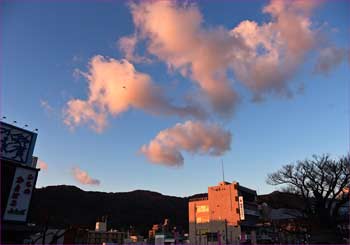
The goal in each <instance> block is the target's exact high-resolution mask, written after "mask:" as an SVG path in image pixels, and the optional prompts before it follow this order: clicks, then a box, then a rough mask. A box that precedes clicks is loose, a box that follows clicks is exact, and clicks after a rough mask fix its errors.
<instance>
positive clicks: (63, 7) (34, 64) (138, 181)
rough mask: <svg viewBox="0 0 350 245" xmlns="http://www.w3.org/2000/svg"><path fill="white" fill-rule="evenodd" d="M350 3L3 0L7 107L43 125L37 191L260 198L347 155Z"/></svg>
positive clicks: (10, 116)
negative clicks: (319, 160) (275, 175)
mask: <svg viewBox="0 0 350 245" xmlns="http://www.w3.org/2000/svg"><path fill="white" fill-rule="evenodd" d="M349 10H350V2H349V1H345V0H344V1H341V0H337V1H293V2H292V1H283V2H282V1H254V0H252V1H223V0H222V1H200V2H196V1H178V2H175V1H173V2H167V1H160V2H157V1H141V2H140V1H108V0H106V1H92V0H91V1H84V2H83V1H75V0H71V1H68V0H67V1H34V0H30V1H16V0H14V1H12V0H11V1H9V0H2V1H1V3H0V19H1V22H0V28H1V29H0V34H1V35H0V62H1V63H0V82H1V114H2V116H6V117H7V119H6V121H7V122H9V123H12V122H13V121H17V123H16V125H17V126H24V125H25V124H28V125H29V129H34V128H37V129H38V138H37V142H36V146H35V151H34V155H35V156H38V157H39V163H38V166H39V167H40V168H41V171H40V173H39V177H38V182H37V186H38V187H43V186H49V185H60V184H66V185H76V186H78V187H80V188H82V189H84V190H94V191H105V192H125V191H131V190H136V189H143V190H152V191H157V192H160V193H163V194H166V195H176V196H189V195H193V194H196V193H202V192H206V191H207V187H208V186H214V185H216V184H217V183H218V182H220V181H222V168H221V162H223V163H224V164H223V165H224V172H225V180H226V181H238V182H239V183H240V184H241V185H244V186H246V187H249V188H252V189H256V190H257V192H258V194H264V193H269V192H271V191H274V190H277V189H278V188H279V187H275V186H270V185H268V184H266V178H267V175H268V174H269V173H272V172H274V171H277V170H278V169H279V168H281V166H283V165H285V164H289V163H295V162H296V161H298V160H304V159H306V158H311V157H312V155H313V154H316V155H320V154H330V155H331V156H332V157H334V158H338V157H340V156H342V155H344V154H346V153H348V150H349V91H350V87H349V78H350V74H349V62H350V51H349V50H350V47H349V43H350V42H349V41H350V40H349V38H350V25H349V24H350V15H349V14H348V13H349Z"/></svg>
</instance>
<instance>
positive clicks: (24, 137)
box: [0, 122, 37, 166]
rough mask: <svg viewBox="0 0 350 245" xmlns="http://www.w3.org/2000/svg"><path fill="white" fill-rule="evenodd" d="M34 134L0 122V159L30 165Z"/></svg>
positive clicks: (34, 139)
mask: <svg viewBox="0 0 350 245" xmlns="http://www.w3.org/2000/svg"><path fill="white" fill-rule="evenodd" d="M36 136H37V134H36V133H33V132H31V131H28V130H25V129H22V128H18V127H16V126H13V125H10V124H7V123H4V122H0V142H1V148H0V157H1V159H5V160H12V161H16V162H20V163H22V164H27V165H28V166H31V165H32V156H33V150H34V145H35V141H36Z"/></svg>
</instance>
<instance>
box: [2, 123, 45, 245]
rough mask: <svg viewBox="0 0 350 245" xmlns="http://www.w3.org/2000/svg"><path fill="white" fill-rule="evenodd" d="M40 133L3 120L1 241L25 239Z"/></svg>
mask: <svg viewBox="0 0 350 245" xmlns="http://www.w3.org/2000/svg"><path fill="white" fill-rule="evenodd" d="M36 137H37V133H35V132H32V131H29V130H27V129H23V128H19V127H17V126H15V125H11V124H8V123H5V122H0V141H1V147H0V162H1V244H4V243H12V244H14V243H23V241H24V239H25V238H26V237H28V236H29V234H30V233H31V230H32V228H31V227H30V226H29V225H28V223H27V221H28V220H27V219H28V216H29V213H30V206H31V198H32V194H33V192H34V191H35V185H36V180H37V176H38V172H39V169H37V168H36V160H37V158H36V157H33V151H34V146H35V142H36Z"/></svg>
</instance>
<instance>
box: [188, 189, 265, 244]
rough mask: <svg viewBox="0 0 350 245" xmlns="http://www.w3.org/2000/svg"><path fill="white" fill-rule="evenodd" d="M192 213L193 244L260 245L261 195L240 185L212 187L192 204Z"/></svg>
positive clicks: (190, 229)
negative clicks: (257, 229)
mask: <svg viewBox="0 0 350 245" xmlns="http://www.w3.org/2000/svg"><path fill="white" fill-rule="evenodd" d="M188 212H189V240H190V244H239V243H243V242H247V243H253V244H254V243H256V238H255V225H256V223H257V221H258V218H259V212H258V206H257V194H256V191H255V190H251V189H248V188H246V187H243V186H240V185H239V183H238V182H233V183H229V182H220V183H219V185H218V186H212V187H208V194H207V195H204V196H202V197H199V198H194V199H191V200H190V201H189V204H188Z"/></svg>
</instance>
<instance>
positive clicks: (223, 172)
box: [221, 159, 225, 182]
mask: <svg viewBox="0 0 350 245" xmlns="http://www.w3.org/2000/svg"><path fill="white" fill-rule="evenodd" d="M221 170H222V181H223V182H225V170H224V161H223V160H222V159H221Z"/></svg>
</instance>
